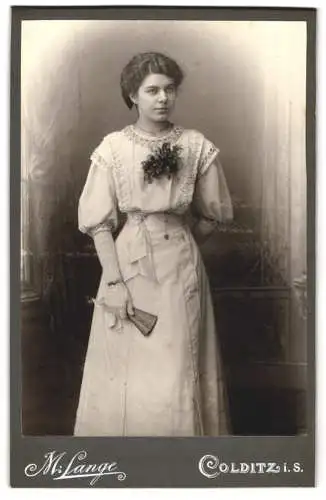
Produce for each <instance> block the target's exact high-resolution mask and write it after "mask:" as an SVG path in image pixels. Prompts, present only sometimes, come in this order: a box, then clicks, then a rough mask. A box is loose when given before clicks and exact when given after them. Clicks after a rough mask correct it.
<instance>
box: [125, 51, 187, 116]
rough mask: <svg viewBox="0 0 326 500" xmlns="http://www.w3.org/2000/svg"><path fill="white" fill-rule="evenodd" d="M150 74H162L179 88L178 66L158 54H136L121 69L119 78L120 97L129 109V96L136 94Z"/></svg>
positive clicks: (131, 103) (179, 69)
mask: <svg viewBox="0 0 326 500" xmlns="http://www.w3.org/2000/svg"><path fill="white" fill-rule="evenodd" d="M151 73H158V74H163V75H166V76H168V77H170V78H172V79H173V80H174V83H175V86H176V87H179V85H180V84H181V82H182V80H183V72H182V70H181V68H180V66H179V65H178V64H177V63H176V62H175V61H174V60H173V59H171V58H170V57H168V56H166V55H165V54H161V53H160V52H142V53H140V54H136V55H135V56H134V57H133V58H132V59H131V60H130V61H129V62H128V64H127V65H126V66H125V67H124V68H123V70H122V72H121V77H120V87H121V93H122V97H123V100H124V101H125V103H126V104H127V106H128V108H129V109H131V108H132V107H133V102H132V100H131V99H130V97H129V96H130V95H133V94H135V93H136V92H137V90H138V89H139V87H140V86H141V84H142V82H143V80H144V79H145V78H146V76H148V75H149V74H151Z"/></svg>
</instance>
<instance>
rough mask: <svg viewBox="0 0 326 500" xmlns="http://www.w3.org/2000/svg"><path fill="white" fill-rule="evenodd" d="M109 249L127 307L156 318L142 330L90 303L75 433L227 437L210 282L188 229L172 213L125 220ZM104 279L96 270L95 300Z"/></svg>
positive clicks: (100, 292)
mask: <svg viewBox="0 0 326 500" xmlns="http://www.w3.org/2000/svg"><path fill="white" fill-rule="evenodd" d="M144 241H145V243H144ZM137 245H138V247H139V248H138V249H140V250H141V251H140V252H138V254H139V255H138V260H137V258H135V259H134V260H133V262H131V261H132V259H131V257H130V255H131V253H133V254H135V248H136V254H137ZM144 248H145V251H144ZM116 249H117V254H118V258H119V263H120V268H121V272H122V274H123V276H124V279H125V281H126V284H127V286H128V288H129V290H130V293H131V296H132V299H133V304H134V306H135V307H137V308H139V309H142V310H144V311H147V312H150V313H152V314H155V315H157V317H158V320H157V323H156V326H155V328H154V330H153V331H152V333H151V334H150V335H149V336H144V335H142V333H141V332H140V331H139V330H138V328H136V327H135V326H134V325H133V324H132V323H131V322H130V321H129V320H123V321H121V322H120V324H119V325H118V326H117V325H115V326H113V327H112V326H110V325H111V323H110V322H109V321H108V320H107V314H108V313H107V312H106V310H105V308H104V307H95V308H94V313H93V319H92V326H91V332H90V337H89V343H88V348H87V353H86V358H85V364H84V371H83V378H82V385H81V390H80V396H79V404H78V410H77V415H76V421H75V429H74V435H76V436H201V435H204V436H219V435H226V434H229V433H230V426H229V418H228V411H227V394H226V391H225V383H224V376H223V370H222V364H221V357H220V348H219V343H218V338H217V334H216V329H215V321H214V311H213V305H212V299H211V294H210V289H209V283H208V278H207V275H206V272H205V268H204V265H203V262H202V259H201V256H200V253H199V250H198V247H197V244H196V242H195V240H194V239H193V237H192V234H191V232H190V230H189V228H188V226H187V225H186V224H184V222H183V221H182V219H181V218H180V217H176V216H169V217H164V218H162V217H159V216H158V215H157V216H156V215H154V214H153V215H150V216H148V217H147V218H146V219H145V220H141V221H139V220H136V221H135V220H133V219H132V218H131V217H130V218H129V219H128V221H127V223H126V224H125V226H124V228H123V229H122V231H121V233H120V234H119V236H118V238H117V240H116ZM130 249H132V252H131V250H130ZM105 286H106V285H105V283H104V280H103V277H102V279H101V282H100V286H99V290H98V295H97V298H101V297H102V296H103V295H104V294H105Z"/></svg>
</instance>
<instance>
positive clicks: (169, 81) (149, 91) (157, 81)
mask: <svg viewBox="0 0 326 500" xmlns="http://www.w3.org/2000/svg"><path fill="white" fill-rule="evenodd" d="M131 99H132V101H133V102H134V103H135V104H136V105H137V107H138V113H139V117H140V118H143V119H145V120H149V121H152V122H162V121H166V120H167V119H168V118H169V115H170V114H171V112H172V110H173V108H174V104H175V100H176V87H175V83H174V80H173V78H170V77H168V76H166V75H161V74H155V73H153V74H150V75H147V77H146V78H145V79H144V80H143V82H142V84H141V85H140V87H139V89H138V92H137V94H136V95H134V96H131Z"/></svg>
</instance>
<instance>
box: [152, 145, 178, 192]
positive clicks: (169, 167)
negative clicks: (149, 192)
mask: <svg viewBox="0 0 326 500" xmlns="http://www.w3.org/2000/svg"><path fill="white" fill-rule="evenodd" d="M181 150H182V147H181V146H179V145H175V146H173V147H172V148H171V144H170V143H169V142H164V143H163V144H162V146H161V147H159V148H157V150H156V151H155V152H154V153H153V154H151V155H149V157H148V158H147V159H146V160H144V161H142V166H143V169H144V180H145V181H146V182H148V183H149V184H151V183H152V182H153V180H154V179H159V178H160V177H163V176H164V175H166V176H167V177H168V179H170V178H171V176H172V175H173V174H175V173H176V172H177V171H178V168H179V161H180V159H181V156H180V152H181Z"/></svg>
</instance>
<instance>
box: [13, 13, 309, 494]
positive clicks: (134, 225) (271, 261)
mask: <svg viewBox="0 0 326 500" xmlns="http://www.w3.org/2000/svg"><path fill="white" fill-rule="evenodd" d="M104 10H105V9H104ZM148 10H151V11H152V12H153V13H155V9H148ZM162 10H164V9H161V11H162ZM172 10H173V9H172ZM218 10H219V9H215V11H217V12H218ZM235 10H236V9H235ZM21 11H22V12H23V13H24V12H25V11H24V9H21ZM298 11H299V14H300V9H298ZM26 12H27V16H26V17H25V16H24V15H23V16H21V19H20V21H21V22H20V56H21V57H20V63H19V64H20V71H19V85H20V94H19V100H20V106H19V113H20V123H19V124H18V128H17V131H18V130H19V132H18V133H19V138H18V144H19V145H20V172H19V175H20V306H19V315H20V331H19V339H20V341H19V353H16V356H17V359H18V357H20V359H21V370H20V386H21V392H20V405H21V407H20V433H21V436H25V437H28V436H33V437H35V436H38V437H47V438H49V437H52V438H53V439H55V437H62V438H63V439H64V438H65V437H67V438H68V437H71V438H73V439H77V438H79V437H86V438H88V437H120V438H139V437H142V438H181V437H182V438H200V437H206V438H215V437H218V438H228V439H231V438H232V437H241V436H242V437H252V438H256V437H257V438H259V437H269V436H270V437H275V438H277V439H281V438H282V437H286V436H288V437H293V438H295V437H300V436H301V437H304V436H307V435H308V434H309V433H312V432H313V429H312V428H311V425H312V421H313V419H312V417H311V416H309V415H310V413H309V412H310V410H309V406H310V403H309V401H310V402H311V401H312V400H311V399H309V391H310V392H311V391H313V390H314V387H312V385H311V380H312V379H311V377H310V378H309V370H312V369H313V366H314V365H313V357H312V348H311V345H313V344H311V343H310V347H309V335H310V337H313V336H314V331H313V330H310V329H309V321H308V320H309V311H310V312H311V310H312V308H309V293H308V289H310V290H311V288H309V286H308V284H309V283H308V282H309V279H311V280H312V283H313V280H314V277H313V275H312V274H310V277H309V269H308V267H309V265H308V256H309V255H310V258H313V248H314V246H313V245H314V241H313V240H309V234H311V233H309V221H310V223H311V224H312V226H313V223H314V222H313V210H312V212H311V213H310V216H309V213H308V206H309V203H310V204H312V205H313V203H314V200H313V199H310V200H309V186H310V193H313V186H314V164H313V154H312V153H310V156H309V155H308V153H309V151H308V152H307V150H309V144H307V137H308V136H309V134H308V132H307V130H308V128H307V96H308V95H309V92H308V91H309V88H311V89H312V92H313V91H314V87H313V81H309V78H308V65H309V57H308V49H307V44H308V38H309V32H308V29H307V21H306V20H305V19H304V18H302V19H301V18H300V15H298V16H297V18H296V16H293V17H294V19H289V17H288V18H285V19H282V18H281V16H279V17H276V18H274V19H268V18H267V15H266V18H265V19H264V16H256V18H255V16H253V19H250V18H248V17H247V18H246V19H239V20H237V19H233V18H229V19H227V18H225V16H224V18H223V16H222V19H215V18H212V19H210V18H209V17H208V16H206V17H207V18H206V19H203V18H201V16H198V17H196V15H195V14H194V15H193V16H192V17H191V19H188V18H186V17H185V18H182V19H180V16H175V19H170V18H164V14H163V15H161V16H159V15H158V16H157V18H155V16H142V15H141V14H140V15H139V18H138V19H137V18H129V19H127V18H125V19H124V16H123V15H122V16H121V18H120V19H119V18H118V16H117V15H112V16H110V9H109V8H108V9H107V12H108V15H107V18H106V19H105V18H103V19H102V18H98V19H97V18H96V16H95V15H93V16H89V18H88V19H87V17H85V16H84V15H83V16H80V18H78V16H75V18H74V11H73V9H71V10H70V14H69V15H67V18H63V16H54V17H56V18H55V19H52V18H51V16H47V15H45V16H44V18H43V19H42V18H41V17H42V16H40V15H38V16H35V18H34V16H33V12H30V13H29V8H26ZM66 12H69V9H68V11H66ZM89 12H91V9H89ZM278 12H280V13H282V9H278ZM305 12H306V11H305ZM28 14H30V15H28ZM110 17H111V18H110ZM131 17H135V16H131ZM144 17H145V18H144ZM311 57H312V59H313V55H312V56H311ZM312 80H313V79H312ZM309 86H310V87H309ZM313 98H314V96H313V95H312V96H311V102H313ZM310 126H311V125H310ZM312 135H313V133H312ZM311 146H313V144H312V143H311V141H310V147H311ZM308 158H310V164H309V162H308V160H307V159H308ZM15 168H16V165H15ZM312 237H314V235H313V233H312ZM311 269H313V265H312V267H311ZM310 286H311V285H310ZM310 300H311V297H310ZM310 304H311V302H310ZM312 305H313V304H312ZM311 324H313V323H311ZM311 342H312V340H311ZM310 396H311V395H310ZM310 409H311V408H310ZM52 442H53V440H52ZM197 443H198V441H197ZM225 443H226V446H227V441H225ZM83 447H84V448H83V449H84V450H85V449H86V448H85V445H83ZM208 448H209V447H208ZM54 449H55V446H54V447H53V445H52V448H51V450H54ZM56 449H58V447H57V448H56ZM212 449H214V448H212V447H211V448H210V450H211V451H212ZM49 450H50V449H49ZM76 450H79V448H76ZM85 453H86V452H85ZM202 454H204V453H202ZM53 457H55V455H52V459H53V460H54V458H53ZM85 457H86V455H85V456H82V455H80V456H78V457H77V458H78V460H81V459H82V458H85ZM214 458H216V457H213V458H212V460H213V462H212V463H210V462H207V464H206V465H207V467H208V468H210V469H213V470H214V467H215V468H216V467H217V462H218V460H217V462H216V461H215V462H216V463H215V462H214ZM39 460H41V459H39ZM55 460H57V462H58V461H59V458H58V457H57V458H55ZM76 461H77V459H76ZM58 463H59V462H58ZM26 465H27V463H26ZM30 465H31V464H30ZM34 465H35V464H34ZM311 465H313V464H311ZM38 467H41V461H39V465H38ZM27 470H28V468H26V470H25V476H28V474H27V472H26V471H27ZM31 470H32V469H31ZM43 470H44V468H43ZM199 470H200V472H201V474H202V476H206V477H208V476H207V469H206V474H205V471H203V470H202V469H201V465H199ZM293 471H294V472H296V471H295V466H293ZM293 471H292V470H291V472H293ZM43 474H44V472H43ZM30 476H31V474H30ZM290 476H292V475H291V474H290V475H289V477H290ZM57 479H60V477H57ZM102 481H103V479H102ZM59 482H60V481H59ZM210 485H211V483H210ZM88 486H89V484H88Z"/></svg>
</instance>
